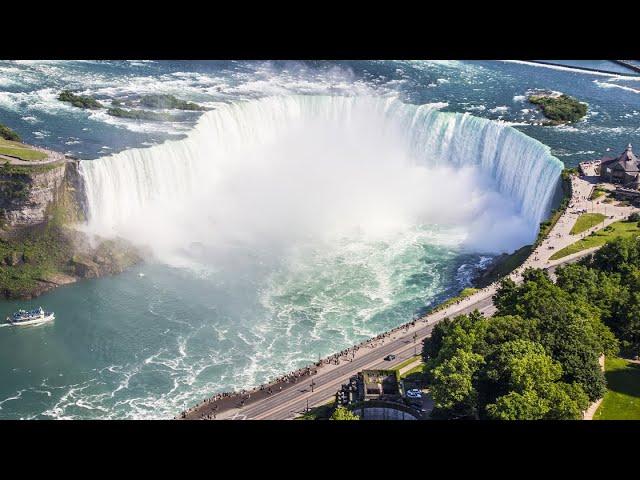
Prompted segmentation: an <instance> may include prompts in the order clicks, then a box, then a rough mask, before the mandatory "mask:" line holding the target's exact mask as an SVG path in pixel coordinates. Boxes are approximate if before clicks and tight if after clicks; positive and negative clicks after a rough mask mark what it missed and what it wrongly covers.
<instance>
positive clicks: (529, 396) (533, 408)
mask: <svg viewBox="0 0 640 480" xmlns="http://www.w3.org/2000/svg"><path fill="white" fill-rule="evenodd" d="M548 412H549V406H548V402H546V401H544V400H543V399H541V398H540V397H539V396H538V394H537V393H536V392H534V391H531V390H527V391H525V392H524V393H519V392H509V393H508V394H507V395H504V396H502V397H500V398H499V399H498V401H497V402H496V403H494V404H490V405H487V414H488V416H489V418H491V419H493V420H542V419H544V418H545V416H546V415H547V413H548Z"/></svg>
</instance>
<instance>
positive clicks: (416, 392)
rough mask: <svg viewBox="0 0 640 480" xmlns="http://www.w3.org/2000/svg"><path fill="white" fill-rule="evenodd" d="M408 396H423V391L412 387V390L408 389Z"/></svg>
mask: <svg viewBox="0 0 640 480" xmlns="http://www.w3.org/2000/svg"><path fill="white" fill-rule="evenodd" d="M407 397H409V398H422V392H421V391H420V390H418V389H417V388H412V389H411V390H407Z"/></svg>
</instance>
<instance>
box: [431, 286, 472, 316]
mask: <svg viewBox="0 0 640 480" xmlns="http://www.w3.org/2000/svg"><path fill="white" fill-rule="evenodd" d="M478 290H479V289H478V288H465V289H464V290H462V291H461V292H460V293H459V294H458V295H456V296H455V297H451V298H450V299H448V300H445V301H444V302H442V303H441V304H439V305H436V306H435V307H433V308H432V309H431V311H430V312H429V313H433V312H439V311H440V310H442V309H444V308H447V307H449V306H451V305H453V304H454V303H456V302H457V301H458V300H463V299H465V298H467V297H470V296H471V295H473V294H474V293H476V292H477V291H478Z"/></svg>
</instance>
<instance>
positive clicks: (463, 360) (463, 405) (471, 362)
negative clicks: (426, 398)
mask: <svg viewBox="0 0 640 480" xmlns="http://www.w3.org/2000/svg"><path fill="white" fill-rule="evenodd" d="M483 363H484V360H483V358H482V356H480V355H478V354H476V353H472V352H470V351H466V350H463V349H458V350H457V351H456V352H455V354H454V355H453V356H452V357H451V358H448V359H446V360H444V361H443V362H442V363H441V364H440V365H438V366H437V367H436V368H435V369H434V370H433V382H432V384H431V394H432V396H433V400H434V404H435V408H437V409H438V411H439V413H440V414H442V415H444V416H449V417H454V416H470V415H472V414H473V413H474V412H475V410H476V407H477V405H476V397H477V393H476V391H475V389H474V385H473V384H474V378H475V375H476V373H477V371H478V368H479V367H480V366H481V365H482V364H483Z"/></svg>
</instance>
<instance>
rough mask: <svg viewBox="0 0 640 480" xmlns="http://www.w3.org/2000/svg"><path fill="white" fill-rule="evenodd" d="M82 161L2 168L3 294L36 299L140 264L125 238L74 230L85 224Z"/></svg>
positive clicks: (0, 235)
mask: <svg viewBox="0 0 640 480" xmlns="http://www.w3.org/2000/svg"><path fill="white" fill-rule="evenodd" d="M84 202H85V196H84V188H83V182H82V178H81V176H80V174H79V171H78V162H77V161H75V160H70V159H64V160H62V161H60V162H53V163H46V164H44V163H43V164H39V165H36V164H33V165H24V164H17V165H14V164H9V163H5V164H4V165H3V166H1V167H0V292H1V293H2V294H3V295H4V296H5V297H8V298H32V297H35V296H37V295H40V294H42V293H44V292H46V291H48V290H51V289H53V288H55V287H57V286H60V285H65V284H68V283H72V282H75V281H77V280H79V279H82V278H95V277H100V276H103V275H110V274H117V273H121V272H122V271H124V270H125V269H126V268H128V267H130V266H131V265H133V264H135V263H137V262H139V261H141V255H140V253H139V250H138V249H137V248H135V247H134V246H133V245H131V244H129V243H128V242H126V241H124V240H121V239H110V240H106V239H103V238H96V237H93V236H89V235H87V234H85V233H83V232H81V231H79V230H78V229H76V228H74V227H75V225H77V224H78V223H79V222H81V221H82V220H84Z"/></svg>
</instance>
